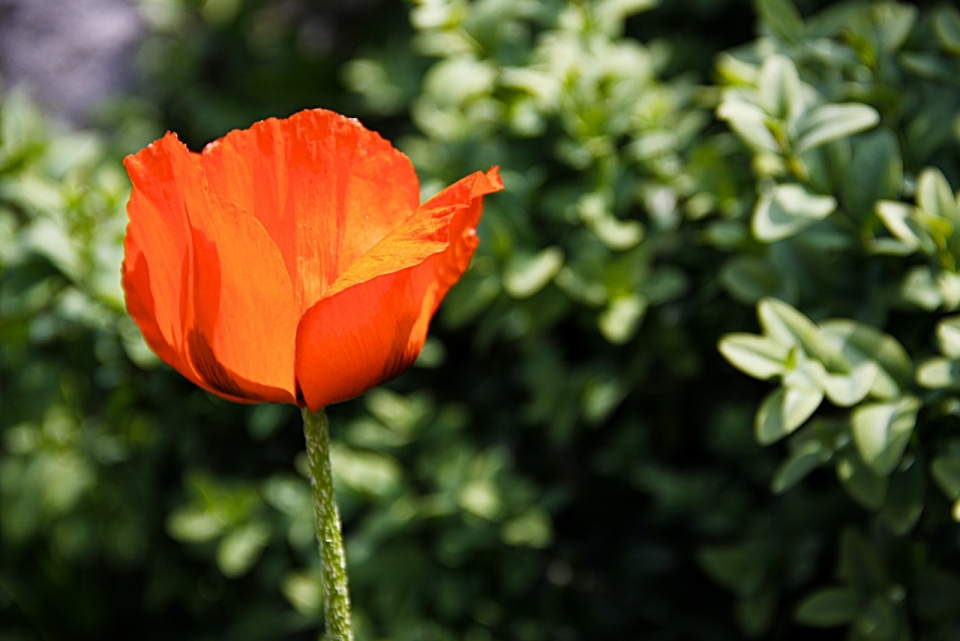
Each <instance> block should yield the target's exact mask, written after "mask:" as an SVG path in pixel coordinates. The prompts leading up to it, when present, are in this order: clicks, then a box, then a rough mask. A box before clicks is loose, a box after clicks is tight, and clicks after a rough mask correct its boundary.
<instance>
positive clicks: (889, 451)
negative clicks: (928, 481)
mask: <svg viewBox="0 0 960 641" xmlns="http://www.w3.org/2000/svg"><path fill="white" fill-rule="evenodd" d="M919 408H920V400H919V399H918V398H916V397H914V396H906V397H904V398H903V399H901V400H900V401H899V402H895V403H868V404H864V405H861V406H860V407H858V408H857V409H855V410H854V411H853V415H852V422H853V441H854V443H855V444H856V446H857V451H859V452H860V456H862V457H863V461H864V462H865V463H866V464H867V465H868V466H870V469H872V470H873V471H874V472H875V473H876V474H878V475H880V476H887V475H889V474H890V473H891V472H893V470H894V469H896V467H897V465H899V464H900V459H901V458H902V457H903V452H904V450H905V449H906V447H907V443H909V442H910V436H911V435H912V434H913V426H914V425H915V424H916V422H917V410H918V409H919Z"/></svg>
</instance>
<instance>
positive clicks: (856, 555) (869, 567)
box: [838, 527, 890, 594]
mask: <svg viewBox="0 0 960 641" xmlns="http://www.w3.org/2000/svg"><path fill="white" fill-rule="evenodd" d="M838 575H839V576H840V578H841V579H842V580H844V581H846V582H847V583H850V584H852V586H853V587H854V588H856V589H857V590H858V591H860V592H865V593H868V594H869V593H874V594H877V593H881V592H886V591H887V590H888V589H889V583H890V579H889V577H888V576H887V571H886V568H885V567H884V565H883V561H882V560H881V559H880V554H879V552H877V548H876V546H875V545H873V544H872V543H871V542H870V541H868V540H867V539H866V538H865V537H864V536H863V534H861V533H860V531H859V530H857V529H855V528H853V527H847V529H845V530H844V531H843V534H841V535H840V567H839V572H838Z"/></svg>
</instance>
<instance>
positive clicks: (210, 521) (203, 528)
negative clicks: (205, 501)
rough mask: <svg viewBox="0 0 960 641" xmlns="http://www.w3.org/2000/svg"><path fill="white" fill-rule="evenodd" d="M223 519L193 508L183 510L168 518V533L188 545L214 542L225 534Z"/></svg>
mask: <svg viewBox="0 0 960 641" xmlns="http://www.w3.org/2000/svg"><path fill="white" fill-rule="evenodd" d="M223 528H224V523H223V519H220V518H217V516H216V515H214V514H212V513H210V512H208V511H206V510H198V509H196V508H193V507H186V508H181V509H178V510H176V511H174V512H173V513H172V514H170V516H169V517H168V518H167V532H168V533H169V534H170V536H171V537H173V538H175V539H177V540H178V541H184V542H186V543H205V542H207V541H212V540H213V539H215V538H217V537H218V536H220V534H221V533H222V532H223Z"/></svg>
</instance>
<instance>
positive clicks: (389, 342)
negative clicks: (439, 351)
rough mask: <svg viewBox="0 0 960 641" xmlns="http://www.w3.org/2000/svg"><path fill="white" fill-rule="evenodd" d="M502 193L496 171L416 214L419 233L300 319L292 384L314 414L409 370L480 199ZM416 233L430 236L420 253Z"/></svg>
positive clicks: (361, 267)
mask: <svg viewBox="0 0 960 641" xmlns="http://www.w3.org/2000/svg"><path fill="white" fill-rule="evenodd" d="M499 189H502V183H501V182H500V180H499V174H498V173H497V170H496V168H494V169H491V170H490V172H488V174H483V173H480V172H477V173H475V174H473V175H471V176H468V177H466V178H464V179H463V180H461V181H459V182H458V183H456V184H455V185H453V186H452V187H450V188H449V189H447V190H445V191H444V192H442V193H441V194H439V195H438V196H437V197H435V198H434V199H431V201H429V202H427V203H425V204H424V205H423V206H422V207H421V211H420V214H419V215H418V216H417V217H416V218H417V220H418V221H419V224H420V227H419V228H417V225H416V224H415V223H413V222H410V223H408V225H406V226H404V227H403V228H402V231H403V232H404V233H397V234H396V235H391V236H389V237H388V238H386V239H384V241H382V243H381V244H379V245H377V247H375V248H374V249H373V250H372V251H371V252H370V253H369V254H368V255H367V256H364V257H363V258H361V259H360V260H359V261H357V263H356V264H355V266H354V268H352V269H351V271H349V272H348V273H346V274H344V276H343V277H342V278H343V281H338V282H337V283H336V284H334V286H333V287H332V288H331V290H330V291H331V295H329V296H326V297H324V298H323V299H321V300H320V301H319V302H318V303H317V304H315V305H314V306H313V307H311V308H310V309H309V310H308V311H307V313H306V314H304V316H303V319H302V320H301V321H300V326H299V328H298V330H297V358H296V370H297V383H298V385H299V387H300V390H301V392H302V394H303V398H304V400H305V402H306V404H307V405H308V406H309V407H310V408H311V409H312V410H317V409H319V408H321V407H325V406H326V405H329V404H331V403H337V402H339V401H343V400H347V399H349V398H352V397H354V396H357V395H358V394H362V393H363V392H365V391H367V390H369V389H371V388H373V387H375V386H377V385H379V384H380V383H383V382H385V381H388V380H390V379H392V378H394V377H395V376H397V375H399V374H400V373H401V372H403V371H404V370H406V369H407V368H408V367H410V365H412V364H413V361H414V360H416V358H417V356H418V355H419V353H420V350H421V349H422V347H423V343H424V341H425V339H426V336H427V329H428V327H429V324H430V319H431V317H432V316H433V313H434V312H435V311H436V308H437V306H438V305H439V304H440V301H441V300H442V299H443V297H444V296H445V295H446V293H447V290H448V289H449V288H450V286H451V285H452V284H453V283H455V282H456V281H457V279H459V277H460V276H461V275H462V274H463V272H464V271H465V270H466V268H467V266H468V265H469V261H470V257H471V256H472V255H473V252H474V250H475V249H476V247H477V244H478V243H479V239H478V238H477V236H476V231H475V226H476V224H477V222H479V217H480V214H481V212H482V207H483V203H482V200H483V195H484V194H487V193H491V192H493V191H498V190H499ZM438 222H442V223H443V225H441V226H439V227H437V223H438ZM444 226H445V229H444ZM414 228H417V229H419V231H421V232H423V231H425V230H430V231H429V232H428V233H426V234H425V237H424V238H422V240H423V244H422V245H419V244H418V243H417V242H416V237H415V233H414ZM444 236H445V237H446V238H445V239H444ZM444 244H446V247H445V248H443V249H441V250H439V251H436V247H437V246H442V245H444ZM428 251H430V252H431V253H427V252H428ZM425 254H426V255H425ZM416 260H419V261H420V262H414V264H412V265H411V264H410V263H411V262H413V261H416ZM394 268H398V269H396V271H391V270H393V269H394ZM378 274H379V275H378Z"/></svg>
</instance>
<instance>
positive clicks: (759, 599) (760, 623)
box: [736, 589, 779, 638]
mask: <svg viewBox="0 0 960 641" xmlns="http://www.w3.org/2000/svg"><path fill="white" fill-rule="evenodd" d="M777 592H778V591H777V590H776V589H769V590H760V591H759V592H757V593H755V594H750V595H748V596H741V597H740V598H739V599H737V606H736V614H737V623H739V624H740V629H742V630H743V633H744V634H745V635H746V636H748V637H751V638H756V637H759V636H762V635H763V634H764V633H765V632H766V631H767V630H769V629H770V625H771V624H772V623H773V619H774V615H775V614H776V613H777V601H778V600H779V594H778V593H777Z"/></svg>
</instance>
